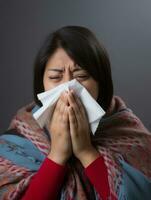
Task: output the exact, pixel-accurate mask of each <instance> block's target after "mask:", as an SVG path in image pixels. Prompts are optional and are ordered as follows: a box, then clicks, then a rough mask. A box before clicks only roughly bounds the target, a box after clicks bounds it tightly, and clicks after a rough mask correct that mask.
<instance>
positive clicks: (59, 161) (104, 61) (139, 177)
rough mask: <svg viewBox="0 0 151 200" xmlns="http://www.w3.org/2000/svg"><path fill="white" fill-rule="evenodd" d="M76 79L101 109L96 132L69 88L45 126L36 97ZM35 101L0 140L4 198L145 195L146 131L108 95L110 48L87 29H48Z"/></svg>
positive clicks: (148, 188) (81, 199) (150, 164)
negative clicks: (41, 123)
mask: <svg viewBox="0 0 151 200" xmlns="http://www.w3.org/2000/svg"><path fill="white" fill-rule="evenodd" d="M72 79H76V80H77V81H79V82H80V83H81V84H82V85H83V86H84V87H85V88H86V89H87V90H88V92H89V93H90V94H91V95H92V97H93V98H94V99H95V100H96V101H97V102H98V103H99V104H100V106H101V107H102V108H103V109H104V110H105V111H106V114H105V115H104V116H103V118H102V119H101V120H100V123H99V126H98V129H97V131H96V133H95V135H92V134H91V131H90V127H89V123H88V118H87V114H86V110H85V108H84V106H83V104H82V102H81V100H80V98H79V97H78V96H77V95H76V93H75V91H74V90H70V91H69V92H64V93H62V94H61V96H60V98H59V100H58V101H57V103H56V106H55V109H54V112H53V115H52V117H51V119H50V120H49V123H47V125H46V126H45V127H44V128H40V127H39V125H38V123H37V122H36V121H35V119H34V118H33V115H32V114H33V113H34V112H35V110H37V109H38V108H39V106H41V103H40V102H39V101H38V99H37V94H38V93H41V92H43V91H47V90H51V89H52V88H55V87H56V86H58V85H60V84H62V83H65V82H67V81H70V80H72ZM34 97H35V101H34V103H32V104H30V105H27V106H26V107H24V108H22V109H20V110H19V111H18V112H17V114H16V116H15V117H14V118H13V120H12V122H11V124H10V127H9V129H8V130H7V131H6V132H5V133H3V134H2V135H1V137H0V139H1V140H0V152H1V153H0V173H1V179H0V196H1V199H11V200H12V199H22V200H31V199H36V200H48V199H49V200H50V199H53V200H55V199H61V200H71V199H77V200H85V199H89V200H93V199H103V200H107V199H112V200H113V199H122V200H124V199H128V200H131V199H133V200H134V199H137V200H139V199H145V200H147V199H150V195H151V182H150V178H151V156H150V155H151V154H150V153H151V148H150V143H151V136H150V133H149V131H148V130H147V129H146V128H145V127H144V126H143V124H142V123H141V121H140V120H139V119H138V118H137V117H136V116H135V115H134V114H133V112H132V111H131V110H130V109H128V108H127V107H126V105H125V103H124V102H123V100H122V99H121V98H120V97H117V96H113V85H112V77H111V69H110V62H109V58H108V55H107V52H106V51H105V49H104V48H103V46H102V45H101V44H100V43H99V42H98V41H97V39H96V37H95V36H94V34H93V33H92V32H91V31H90V30H88V29H87V28H84V27H79V26H67V27H63V28H60V29H58V30H57V31H55V32H53V33H52V34H50V35H49V36H48V38H47V40H46V41H45V43H44V45H43V46H42V47H41V49H40V51H39V53H38V55H37V58H36V61H35V68H34Z"/></svg>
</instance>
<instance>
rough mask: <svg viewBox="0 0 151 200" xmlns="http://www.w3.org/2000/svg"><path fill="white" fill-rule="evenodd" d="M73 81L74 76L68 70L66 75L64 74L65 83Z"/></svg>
mask: <svg viewBox="0 0 151 200" xmlns="http://www.w3.org/2000/svg"><path fill="white" fill-rule="evenodd" d="M72 79H73V74H72V72H71V71H69V70H67V71H66V72H65V73H64V82H68V81H71V80H72Z"/></svg>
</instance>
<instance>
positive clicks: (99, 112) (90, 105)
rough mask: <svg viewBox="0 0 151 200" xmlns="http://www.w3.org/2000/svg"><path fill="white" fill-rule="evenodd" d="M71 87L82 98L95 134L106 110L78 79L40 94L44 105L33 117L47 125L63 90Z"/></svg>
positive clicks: (40, 123)
mask: <svg viewBox="0 0 151 200" xmlns="http://www.w3.org/2000/svg"><path fill="white" fill-rule="evenodd" d="M69 89H74V91H75V93H76V95H77V96H78V97H79V98H80V99H81V101H82V103H83V105H84V107H85V110H86V112H87V116H88V120H89V123H90V127H91V131H92V133H93V134H94V133H95V131H96V129H97V126H98V124H99V121H100V119H101V118H102V116H103V115H104V114H105V111H104V110H103V109H102V108H101V106H100V105H99V104H98V103H97V102H96V101H95V99H94V98H93V97H92V96H91V95H90V94H89V92H88V91H87V90H86V89H85V88H84V87H83V86H82V85H81V84H80V83H79V82H78V81H77V80H76V79H73V80H71V81H68V82H66V83H64V84H61V85H59V86H57V87H55V88H53V89H51V90H48V91H46V92H42V93H40V94H38V95H37V97H38V99H39V100H40V101H41V102H42V105H43V106H42V107H41V108H39V109H38V110H37V111H36V112H35V113H34V114H33V117H34V118H35V119H36V120H37V122H38V124H39V125H40V126H41V127H43V126H45V125H46V124H47V122H48V121H49V120H50V118H51V115H52V113H53V110H54V108H55V105H56V102H57V100H58V98H59V97H60V95H61V93H62V92H63V91H68V90H69Z"/></svg>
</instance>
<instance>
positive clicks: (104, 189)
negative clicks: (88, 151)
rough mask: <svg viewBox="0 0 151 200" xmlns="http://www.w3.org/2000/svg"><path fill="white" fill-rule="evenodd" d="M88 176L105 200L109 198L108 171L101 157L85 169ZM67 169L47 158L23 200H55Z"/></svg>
mask: <svg viewBox="0 0 151 200" xmlns="http://www.w3.org/2000/svg"><path fill="white" fill-rule="evenodd" d="M84 171H85V174H86V176H87V177H88V179H89V180H90V182H91V183H92V184H93V186H94V187H95V189H96V191H97V192H98V193H99V195H100V197H101V198H102V199H103V200H107V197H108V196H109V192H110V191H109V184H108V176H107V169H106V166H105V163H104V160H103V158H102V157H101V156H100V157H98V158H97V159H96V160H95V161H93V162H92V163H91V164H90V165H89V166H88V167H86V168H85V169H84ZM66 172H67V167H66V166H62V165H59V164H57V163H55V162H54V161H52V160H50V159H48V158H46V159H45V160H44V162H43V164H42V165H41V167H40V169H39V170H38V172H37V174H36V175H35V176H34V177H33V179H32V180H31V183H30V185H29V187H28V189H27V190H26V192H25V194H24V196H23V198H22V200H34V199H35V200H52V199H53V200H55V199H56V198H57V195H58V193H59V192H60V191H61V187H62V185H63V182H64V177H65V174H66Z"/></svg>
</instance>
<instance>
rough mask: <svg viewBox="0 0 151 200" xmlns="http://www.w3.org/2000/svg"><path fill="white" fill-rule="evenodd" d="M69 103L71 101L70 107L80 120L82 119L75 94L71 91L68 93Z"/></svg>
mask: <svg viewBox="0 0 151 200" xmlns="http://www.w3.org/2000/svg"><path fill="white" fill-rule="evenodd" d="M68 101H69V105H70V106H71V107H72V108H73V111H74V113H75V115H76V118H77V120H78V118H81V112H80V109H79V106H78V104H77V102H76V100H75V97H74V96H73V93H72V92H71V91H69V93H68Z"/></svg>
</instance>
